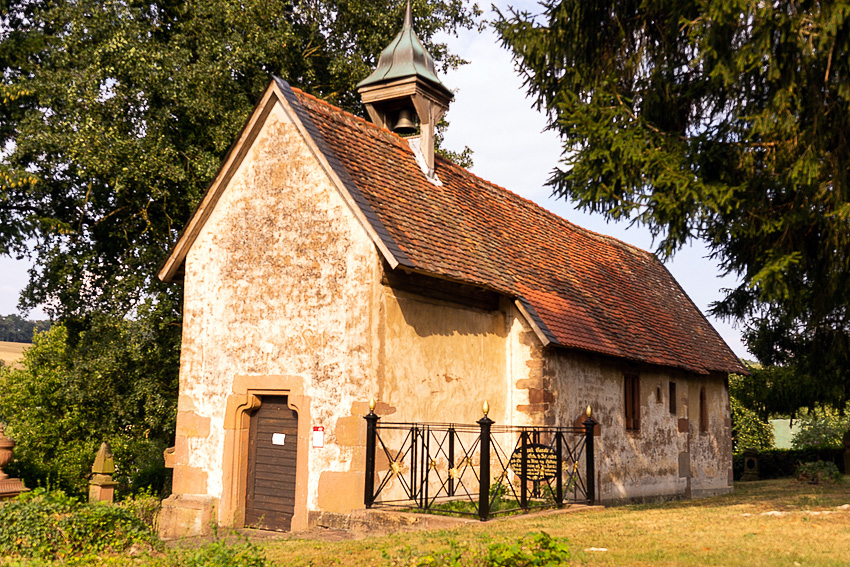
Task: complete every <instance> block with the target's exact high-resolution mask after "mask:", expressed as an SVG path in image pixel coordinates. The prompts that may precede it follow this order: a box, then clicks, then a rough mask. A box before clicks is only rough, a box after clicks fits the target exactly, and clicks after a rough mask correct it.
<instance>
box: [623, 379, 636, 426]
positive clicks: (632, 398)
mask: <svg viewBox="0 0 850 567" xmlns="http://www.w3.org/2000/svg"><path fill="white" fill-rule="evenodd" d="M623 393H624V398H625V420H626V430H627V431H640V376H638V375H637V374H624V375H623Z"/></svg>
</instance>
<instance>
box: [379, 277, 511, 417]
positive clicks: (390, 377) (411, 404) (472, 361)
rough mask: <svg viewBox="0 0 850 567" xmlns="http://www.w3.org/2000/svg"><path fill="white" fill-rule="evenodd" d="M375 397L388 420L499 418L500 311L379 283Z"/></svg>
mask: <svg viewBox="0 0 850 567" xmlns="http://www.w3.org/2000/svg"><path fill="white" fill-rule="evenodd" d="M382 300H383V301H382V312H383V314H384V321H385V324H384V328H383V331H384V332H383V333H382V337H381V345H380V349H381V352H380V354H379V365H378V398H379V399H380V400H381V401H385V402H386V403H387V404H389V405H390V406H392V407H393V408H395V409H396V413H394V414H393V415H392V416H391V419H392V420H393V421H420V422H421V421H431V422H435V421H436V422H446V421H455V422H459V423H474V422H475V421H476V420H477V419H480V418H481V416H482V415H483V414H482V413H481V407H482V403H483V402H484V401H485V400H486V401H487V402H488V403H489V404H490V408H491V409H490V417H491V418H492V419H496V420H499V421H501V422H503V423H504V421H505V420H506V419H507V416H508V408H507V405H506V402H507V400H506V389H505V381H506V380H505V376H506V372H507V367H506V358H505V343H506V334H507V328H506V317H505V314H504V312H503V311H502V310H494V311H485V310H482V309H476V308H472V307H464V306H461V305H456V304H451V303H449V302H445V301H439V300H436V299H430V298H426V297H422V296H417V295H415V294H412V293H407V292H404V291H399V290H395V289H392V288H391V287H386V286H385V287H384V289H383V294H382Z"/></svg>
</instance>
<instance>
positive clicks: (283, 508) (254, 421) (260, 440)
mask: <svg viewBox="0 0 850 567" xmlns="http://www.w3.org/2000/svg"><path fill="white" fill-rule="evenodd" d="M261 402H262V403H261V404H260V407H259V408H258V409H257V410H256V411H255V412H254V413H253V414H252V415H251V422H250V426H249V427H250V429H249V443H248V479H247V480H248V482H247V495H246V501H245V525H246V526H251V527H258V528H263V529H267V530H277V531H289V529H290V527H291V524H292V515H293V514H294V513H295V460H296V456H297V454H298V414H297V413H296V412H295V411H294V410H292V409H290V408H289V407H288V406H287V397H286V396H263V397H262V398H261Z"/></svg>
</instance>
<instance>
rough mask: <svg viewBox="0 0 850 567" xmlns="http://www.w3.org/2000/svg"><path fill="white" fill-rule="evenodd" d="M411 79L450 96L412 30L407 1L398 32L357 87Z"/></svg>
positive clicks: (428, 55)
mask: <svg viewBox="0 0 850 567" xmlns="http://www.w3.org/2000/svg"><path fill="white" fill-rule="evenodd" d="M412 76H418V77H421V78H423V79H425V80H427V81H428V82H430V83H431V84H433V85H434V86H436V87H438V88H440V89H442V90H443V91H445V92H446V93H447V94H448V95H449V97H451V91H449V89H447V88H446V87H445V85H443V83H442V82H440V79H439V78H438V77H437V71H436V68H435V66H434V58H433V57H431V55H430V54H429V53H428V51H427V50H426V49H425V46H424V45H422V42H421V41H419V37H418V36H417V35H416V32H415V31H414V30H413V16H412V14H411V11H410V0H408V2H407V8H406V9H405V14H404V26H403V27H402V30H401V31H400V32H399V33H398V35H397V36H395V39H393V40H392V41H391V42H390V44H389V45H388V46H387V47H386V48H385V49H384V50H383V51H382V52H381V55H380V57H379V58H378V65H377V67H376V68H375V71H374V72H373V73H372V74H371V75H369V76H368V77H366V78H365V79H363V80H362V81H360V82H359V83H358V84H357V88H358V89H359V88H361V87H365V86H369V85H374V84H377V83H384V82H388V81H391V80H393V79H403V78H405V77H412Z"/></svg>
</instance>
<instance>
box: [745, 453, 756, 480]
mask: <svg viewBox="0 0 850 567" xmlns="http://www.w3.org/2000/svg"><path fill="white" fill-rule="evenodd" d="M758 479H759V452H758V451H757V450H756V449H746V450H745V451H744V474H742V475H741V480H743V481H748V480H758Z"/></svg>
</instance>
